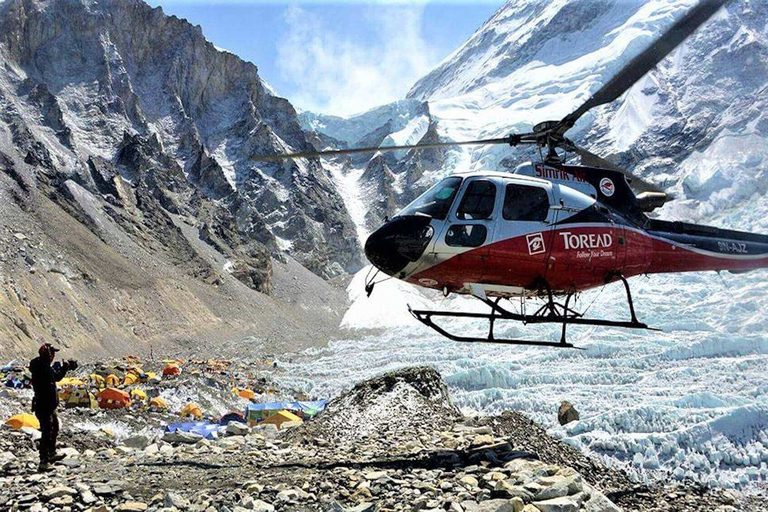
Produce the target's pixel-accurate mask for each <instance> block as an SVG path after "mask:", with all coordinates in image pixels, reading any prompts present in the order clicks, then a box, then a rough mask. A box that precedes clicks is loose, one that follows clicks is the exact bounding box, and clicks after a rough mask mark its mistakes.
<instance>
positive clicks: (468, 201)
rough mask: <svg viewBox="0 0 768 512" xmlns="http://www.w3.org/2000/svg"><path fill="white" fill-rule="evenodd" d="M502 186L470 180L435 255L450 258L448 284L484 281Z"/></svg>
mask: <svg viewBox="0 0 768 512" xmlns="http://www.w3.org/2000/svg"><path fill="white" fill-rule="evenodd" d="M497 192H498V187H497V186H496V183H494V181H492V180H490V179H486V178H478V179H471V180H466V181H465V184H464V190H463V193H462V194H461V199H460V201H459V202H458V206H456V210H455V212H452V214H451V215H450V216H449V218H448V222H447V223H446V228H445V231H444V232H443V234H442V236H441V237H440V238H439V239H438V240H437V243H436V244H435V256H437V258H438V259H439V260H442V261H447V260H449V261H448V263H449V264H448V265H447V266H445V267H444V268H445V269H446V270H445V271H446V272H447V274H446V275H444V276H441V277H442V279H441V281H442V282H444V283H445V285H446V286H449V287H455V288H463V287H465V286H466V285H469V284H472V283H479V282H480V281H481V280H482V277H483V273H484V268H485V265H486V263H487V255H488V247H487V244H488V243H489V242H490V241H491V239H492V237H493V216H494V210H495V209H496V201H497V195H498V194H497Z"/></svg>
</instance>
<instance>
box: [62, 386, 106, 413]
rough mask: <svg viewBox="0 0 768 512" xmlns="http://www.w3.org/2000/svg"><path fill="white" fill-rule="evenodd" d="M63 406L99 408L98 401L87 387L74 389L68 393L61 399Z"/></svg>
mask: <svg viewBox="0 0 768 512" xmlns="http://www.w3.org/2000/svg"><path fill="white" fill-rule="evenodd" d="M62 401H63V402H64V406H65V407H67V408H70V407H89V408H91V409H93V410H96V409H98V408H99V403H98V401H97V400H96V397H95V396H94V395H93V393H91V392H90V391H88V390H87V389H74V390H72V392H71V393H70V394H69V396H68V397H67V399H66V400H62Z"/></svg>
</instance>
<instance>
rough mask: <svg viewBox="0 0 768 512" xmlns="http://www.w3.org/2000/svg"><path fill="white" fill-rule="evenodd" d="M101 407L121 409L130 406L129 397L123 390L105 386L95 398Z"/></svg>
mask: <svg viewBox="0 0 768 512" xmlns="http://www.w3.org/2000/svg"><path fill="white" fill-rule="evenodd" d="M97 400H98V402H99V407H101V408H102V409H122V408H124V407H130V406H131V397H130V395H128V393H126V392H125V391H120V390H119V389H115V388H107V389H105V390H103V391H101V392H100V393H99V395H98V398H97Z"/></svg>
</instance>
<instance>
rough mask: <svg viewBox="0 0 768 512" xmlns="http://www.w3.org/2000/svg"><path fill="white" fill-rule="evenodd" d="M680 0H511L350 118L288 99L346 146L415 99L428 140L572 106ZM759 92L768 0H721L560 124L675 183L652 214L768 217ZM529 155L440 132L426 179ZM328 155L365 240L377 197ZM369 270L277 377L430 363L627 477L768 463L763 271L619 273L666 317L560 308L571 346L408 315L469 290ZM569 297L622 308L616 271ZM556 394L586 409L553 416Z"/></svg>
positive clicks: (360, 375) (311, 384) (342, 382)
mask: <svg viewBox="0 0 768 512" xmlns="http://www.w3.org/2000/svg"><path fill="white" fill-rule="evenodd" d="M694 3H695V0H679V1H671V0H626V1H621V2H613V1H607V0H575V1H573V0H572V1H568V0H554V1H544V0H517V1H510V2H507V3H505V4H504V5H503V6H502V7H501V8H500V9H499V10H498V11H497V13H496V14H495V15H494V16H492V17H491V18H490V19H489V20H488V21H487V22H486V23H485V24H484V25H483V26H482V27H480V28H479V29H478V31H477V32H476V33H475V34H474V35H473V36H472V37H470V39H469V40H468V41H467V42H466V43H465V44H464V45H462V46H461V47H460V48H458V49H457V50H456V51H455V52H454V53H452V54H451V55H449V56H448V57H447V58H446V59H445V60H444V61H443V63H441V64H440V65H439V66H437V68H436V69H435V70H433V71H432V72H431V73H429V74H428V75H426V76H425V77H423V78H422V79H421V80H419V81H418V82H417V83H416V84H415V85H414V87H413V88H412V89H411V91H410V92H409V94H408V99H407V100H406V102H405V103H404V102H397V103H394V104H390V105H385V106H382V107H379V108H377V109H374V110H372V111H371V112H369V113H363V114H360V115H358V116H355V117H354V118H351V119H349V120H345V119H343V118H329V117H328V116H321V115H317V114H311V113H302V115H301V116H300V121H301V122H302V126H303V127H304V128H305V129H307V130H315V131H318V132H322V133H324V134H326V135H328V136H330V137H332V138H335V139H339V140H341V141H343V143H344V144H346V145H348V146H354V144H355V142H356V141H358V140H359V137H358V136H357V134H359V133H370V132H373V131H374V130H376V129H380V127H382V126H383V125H385V124H386V123H387V122H389V121H390V120H392V122H391V126H390V129H391V133H393V134H394V133H398V134H400V132H401V130H403V129H404V128H405V127H407V126H409V125H410V123H411V122H412V120H413V119H414V118H416V117H418V112H419V111H420V110H419V109H417V110H416V111H414V110H413V105H414V104H415V103H413V102H416V101H418V102H424V103H425V104H426V105H427V106H428V111H429V115H430V118H431V121H432V122H433V123H434V125H435V126H436V127H437V132H438V135H439V137H440V140H444V141H445V140H467V139H476V138H484V137H498V136H503V135H506V134H508V133H510V132H514V131H524V130H529V129H530V127H531V125H532V124H534V123H537V122H540V121H544V120H548V119H559V118H561V117H562V116H564V115H565V114H567V113H568V112H570V111H572V110H573V109H574V108H575V107H577V106H578V105H579V104H580V103H581V102H583V101H584V100H586V99H587V97H588V96H589V95H590V94H591V93H592V92H594V91H595V90H596V89H597V88H598V87H599V86H600V85H601V84H602V83H604V82H605V81H606V80H607V79H609V78H610V77H611V76H612V75H613V73H615V72H616V71H617V70H618V69H619V67H620V66H622V65H623V64H624V63H626V62H628V61H629V59H631V57H632V56H634V55H635V54H636V53H638V52H639V51H641V50H642V49H643V48H644V47H645V46H646V45H647V44H648V43H649V42H650V41H652V40H653V39H654V38H655V37H657V36H658V35H659V34H660V33H661V31H663V30H664V29H665V28H666V27H667V26H668V25H669V24H670V23H671V22H672V21H673V20H674V19H676V18H677V17H679V16H680V15H681V14H682V13H683V12H685V11H686V10H687V9H688V8H690V7H691V6H692V5H693V4H694ZM408 102H411V103H408ZM409 106H411V108H407V107H409ZM767 112H768V3H766V2H764V1H760V0H735V1H733V2H731V3H730V4H729V5H728V6H727V7H726V9H724V10H722V11H721V12H720V13H718V14H717V15H715V17H714V18H713V19H712V20H710V22H709V23H708V24H706V25H705V26H704V27H702V29H701V30H699V31H698V32H697V33H695V34H694V35H693V36H692V37H691V38H690V39H689V40H688V41H686V42H685V43H684V44H683V45H682V46H681V47H680V48H678V49H677V50H676V51H675V52H673V53H672V54H671V55H670V56H669V57H668V58H667V59H665V60H664V61H663V62H662V63H661V64H660V65H659V66H658V68H657V69H656V70H654V71H652V72H651V73H649V74H648V75H646V76H645V77H644V78H643V79H641V80H640V81H639V82H638V83H637V84H635V86H634V87H632V88H631V89H630V90H629V91H628V92H627V93H626V94H625V95H624V96H623V97H622V98H620V99H619V100H617V101H616V102H614V103H613V104H611V105H607V106H605V107H602V108H599V109H596V110H595V111H593V112H590V113H589V114H587V115H586V116H584V117H583V118H582V119H581V120H580V121H579V122H578V123H577V125H576V127H575V128H574V129H573V130H572V131H571V132H569V134H568V135H569V136H570V137H571V138H572V139H574V140H575V141H576V142H577V143H580V144H582V145H584V146H586V147H587V148H589V149H590V150H592V151H594V152H596V153H598V154H602V155H604V156H606V157H608V158H610V159H611V160H613V161H614V162H616V163H619V164H620V165H622V166H624V167H626V168H628V169H630V170H632V171H634V172H636V173H637V174H639V175H641V176H643V177H644V178H646V179H650V180H652V181H655V182H656V183H658V184H660V185H662V186H663V187H665V188H666V189H667V190H669V191H670V192H672V193H673V194H674V196H675V198H676V200H675V201H674V202H672V203H670V204H668V205H666V206H665V207H664V208H663V209H662V210H660V211H659V212H658V215H659V217H661V218H665V219H669V220H687V221H691V222H698V223H709V224H713V225H717V226H722V227H730V228H735V229H740V230H748V231H756V232H763V233H765V232H768V220H767V219H768V201H766V197H765V195H766V192H767V191H768V145H766V143H765V141H766V138H767V137H768V114H766V113H767ZM413 125H414V126H415V125H416V123H415V122H414V124H413ZM379 140H380V141H382V142H383V141H386V142H385V143H389V142H392V141H394V140H398V141H399V140H407V139H404V138H402V137H401V135H398V136H397V137H390V138H389V139H384V138H383V137H379ZM411 140H413V139H411ZM535 156H536V155H535V154H534V153H533V152H530V151H521V150H510V149H509V148H504V147H484V148H461V149H454V150H450V151H449V152H448V153H447V155H446V156H445V158H444V161H443V162H442V164H443V165H442V166H441V167H440V169H438V170H434V169H432V170H429V171H428V172H425V173H424V174H423V175H422V177H421V180H422V181H424V182H428V183H429V182H434V181H435V180H437V179H438V178H439V177H442V176H443V175H445V174H449V173H452V172H456V171H468V170H482V169H498V168H513V167H514V166H515V165H516V164H517V163H519V162H521V161H524V160H527V159H530V158H531V157H535ZM334 165H335V166H336V167H333V166H334ZM325 166H326V168H327V169H329V168H330V169H331V171H330V172H331V174H332V175H333V176H334V180H335V183H336V186H337V188H338V189H339V190H340V191H341V195H342V197H343V198H344V200H345V204H346V205H347V209H348V210H349V211H350V214H351V217H352V218H353V220H354V221H355V223H356V224H357V225H358V236H359V237H360V240H361V242H363V241H364V238H365V235H366V234H367V233H368V231H369V229H370V227H365V221H364V219H365V217H366V214H367V213H366V211H365V209H366V205H370V204H371V203H372V201H374V200H375V199H376V196H374V195H371V194H372V193H373V192H371V191H370V190H368V189H366V188H365V187H362V186H360V183H359V180H360V177H361V176H362V172H363V171H362V169H363V167H360V166H359V165H357V166H349V165H348V166H347V167H345V168H344V169H343V170H342V166H341V165H340V164H339V163H338V162H326V163H325ZM399 206H403V204H400V205H399ZM368 207H369V208H370V206H368ZM369 272H371V269H370V267H369V268H366V269H363V270H361V271H360V272H359V273H358V274H356V275H355V277H354V279H353V280H352V282H351V283H350V285H349V288H348V292H349V297H350V307H349V309H348V311H347V314H346V315H345V317H344V319H343V322H342V326H343V328H344V329H346V332H347V333H348V336H347V337H346V339H340V340H336V341H332V342H331V343H330V344H329V345H328V346H327V347H325V348H322V349H310V350H309V351H307V352H305V353H302V354H300V355H299V356H298V357H297V358H295V359H293V360H292V361H291V362H287V363H286V365H287V367H288V369H289V371H288V373H289V374H290V375H291V377H287V378H288V379H290V380H291V381H292V382H291V383H292V384H294V385H297V386H300V387H302V388H303V389H305V390H306V392H307V393H308V394H311V395H315V396H334V395H336V394H338V393H339V392H340V391H341V390H344V389H347V388H349V387H350V386H351V385H352V384H353V383H355V382H357V381H359V380H361V379H364V378H368V377H370V376H371V375H373V374H377V373H380V372H384V371H389V370H392V369H395V368H398V367H402V366H406V365H414V364H431V365H434V366H435V367H436V368H437V369H438V370H439V371H440V372H441V373H442V375H443V376H444V378H445V379H446V381H447V382H448V384H449V387H450V390H451V393H452V396H453V397H454V399H455V401H456V403H457V405H459V406H460V407H461V408H462V409H463V410H464V411H465V412H467V413H474V414H491V413H497V412H500V411H503V410H505V409H516V410H520V411H523V412H524V413H526V414H528V415H529V416H530V417H531V418H532V419H534V420H536V421H538V422H541V423H542V424H544V425H545V426H546V427H547V428H548V429H549V432H550V433H551V434H553V435H555V436H556V437H558V438H560V439H562V440H564V441H565V442H568V443H571V444H573V445H574V446H577V447H579V448H580V449H582V450H584V451H585V452H586V453H589V454H591V455H594V456H595V457H597V458H599V459H601V460H603V461H605V462H606V463H608V464H611V465H619V466H622V467H623V468H625V469H626V470H627V471H628V472H629V473H630V474H631V475H632V476H633V477H634V478H636V479H637V481H639V482H644V481H651V480H659V479H670V478H674V479H680V480H682V479H686V480H692V481H696V482H699V483H702V484H704V485H709V486H715V487H724V488H735V489H742V490H743V489H747V490H748V489H752V488H755V487H756V486H765V483H766V481H768V320H767V318H766V310H767V309H768V282H767V281H768V279H766V277H767V276H768V275H767V273H766V272H765V271H756V272H752V273H749V274H742V275H732V274H727V273H724V274H722V275H718V274H716V273H690V274H679V275H654V276H651V277H637V278H634V279H632V280H631V281H630V284H631V285H632V289H633V294H634V296H635V301H636V304H635V306H636V308H637V312H638V316H639V317H640V319H641V321H644V322H646V323H648V324H649V325H650V326H652V327H655V328H659V329H661V331H660V332H652V331H642V332H639V331H632V332H629V331H626V330H621V329H615V328H607V327H572V328H569V338H570V340H571V341H572V342H573V343H574V344H576V345H577V346H579V347H581V348H583V349H584V350H559V349H549V348H537V347H507V346H502V345H491V344H461V343H456V342H451V341H448V340H446V339H443V338H441V337H439V336H438V335H436V334H435V333H433V332H432V331H430V330H429V329H427V328H426V327H424V326H422V325H421V324H419V323H418V322H416V321H415V320H414V319H413V318H411V316H410V315H409V313H408V310H407V305H411V306H412V307H418V308H428V309H455V310H459V309H463V310H481V308H480V307H479V305H478V303H477V301H473V300H471V299H467V298H464V297H454V296H451V297H448V298H444V297H443V296H442V295H441V294H438V293H432V292H430V291H425V290H420V289H417V288H416V287H413V286H411V285H407V284H405V283H402V282H399V281H396V280H394V279H389V280H386V281H384V282H382V283H380V284H378V285H377V286H376V288H375V290H374V292H373V294H372V296H371V297H367V296H366V294H365V293H364V290H363V285H364V282H365V279H366V276H368V275H369ZM577 306H578V308H581V309H589V311H590V312H591V313H592V314H593V315H595V316H599V317H604V318H617V319H620V318H626V317H628V311H627V310H626V305H625V300H624V290H623V288H622V286H621V285H620V284H618V285H617V284H613V285H609V286H607V287H605V288H604V289H602V290H593V291H590V292H586V293H584V294H582V295H581V296H580V297H579V300H578V302H577ZM451 327H452V328H453V329H454V330H457V329H464V330H466V331H467V332H468V333H474V334H482V333H483V331H482V329H483V328H484V327H483V326H480V325H477V324H474V323H472V322H467V321H464V322H461V321H458V320H456V321H454V322H453V323H452V325H451ZM497 329H498V326H497ZM503 334H504V335H506V336H508V337H526V338H531V339H551V340H557V339H558V337H559V329H558V328H547V327H544V326H528V327H522V326H519V325H510V326H508V327H507V328H506V332H504V333H503ZM564 399H567V400H568V401H570V402H571V403H573V404H574V406H575V407H576V408H577V409H578V410H579V412H580V413H581V420H580V421H577V422H575V423H571V424H569V425H566V426H560V425H559V424H558V423H557V408H558V405H559V403H560V401H561V400H564Z"/></svg>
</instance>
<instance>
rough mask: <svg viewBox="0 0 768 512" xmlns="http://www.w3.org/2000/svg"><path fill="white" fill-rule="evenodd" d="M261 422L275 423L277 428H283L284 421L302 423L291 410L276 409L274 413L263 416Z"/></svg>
mask: <svg viewBox="0 0 768 512" xmlns="http://www.w3.org/2000/svg"><path fill="white" fill-rule="evenodd" d="M262 423H263V424H266V425H277V428H283V425H284V424H286V423H303V421H302V420H301V418H299V417H298V416H296V415H295V414H293V413H292V412H291V411H277V412H276V413H275V414H272V415H271V416H268V417H266V418H264V420H263V421H262Z"/></svg>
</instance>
